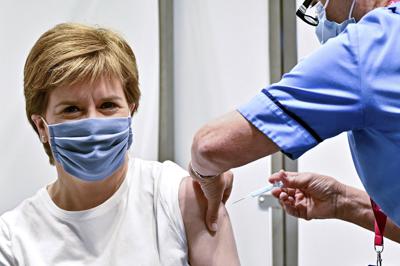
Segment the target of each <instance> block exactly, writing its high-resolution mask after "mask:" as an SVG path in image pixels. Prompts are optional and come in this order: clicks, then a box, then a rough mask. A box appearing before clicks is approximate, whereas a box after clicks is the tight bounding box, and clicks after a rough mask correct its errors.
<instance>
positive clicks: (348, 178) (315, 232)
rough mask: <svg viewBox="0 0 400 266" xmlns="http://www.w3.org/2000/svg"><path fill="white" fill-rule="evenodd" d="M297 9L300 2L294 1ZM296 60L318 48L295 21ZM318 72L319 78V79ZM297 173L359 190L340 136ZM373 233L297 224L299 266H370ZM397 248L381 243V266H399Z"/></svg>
mask: <svg viewBox="0 0 400 266" xmlns="http://www.w3.org/2000/svg"><path fill="white" fill-rule="evenodd" d="M297 2H298V5H300V4H301V3H302V2H303V1H297ZM297 27H298V28H297V30H298V54H299V60H301V59H302V58H304V57H305V56H306V55H308V54H309V53H311V52H312V51H314V50H315V49H317V48H318V47H319V45H320V44H319V42H318V40H317V38H316V36H315V34H314V28H313V27H311V26H308V25H307V24H305V23H304V22H302V21H301V20H299V19H298V23H297ZM324 71H329V70H321V72H320V73H317V74H319V75H323V74H324ZM299 171H304V172H315V173H321V174H325V175H329V176H332V177H335V178H337V179H338V180H340V181H341V182H343V183H345V184H348V185H352V186H355V187H358V188H360V189H363V186H362V184H361V182H360V180H359V178H358V176H357V173H356V171H355V168H354V166H353V162H352V159H351V155H350V149H349V146H348V143H347V135H346V133H343V134H341V135H339V136H337V137H335V138H332V139H330V140H326V141H324V142H323V143H322V144H320V145H318V146H317V147H316V148H314V149H313V150H311V151H309V152H307V153H306V154H305V155H304V156H302V157H301V158H300V160H299ZM373 239H374V233H372V232H369V231H367V230H364V229H362V228H360V227H357V226H355V225H352V224H349V223H345V222H342V221H338V220H323V221H322V220H321V221H304V220H300V222H299V265H300V266H320V265H324V266H336V265H368V264H374V263H375V261H376V254H375V251H374V249H373ZM399 254H400V246H399V244H397V243H394V242H392V241H390V240H385V251H384V252H383V255H382V256H383V259H384V265H399Z"/></svg>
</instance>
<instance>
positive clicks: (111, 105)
mask: <svg viewBox="0 0 400 266" xmlns="http://www.w3.org/2000/svg"><path fill="white" fill-rule="evenodd" d="M115 107H117V105H116V104H115V103H112V102H105V103H103V104H102V105H101V109H113V108H115Z"/></svg>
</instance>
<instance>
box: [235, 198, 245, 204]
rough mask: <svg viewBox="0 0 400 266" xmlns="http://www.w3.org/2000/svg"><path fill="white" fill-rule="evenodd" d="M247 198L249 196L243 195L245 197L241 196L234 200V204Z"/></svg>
mask: <svg viewBox="0 0 400 266" xmlns="http://www.w3.org/2000/svg"><path fill="white" fill-rule="evenodd" d="M246 198H247V197H243V198H241V199H238V200H235V201H234V202H232V204H235V203H238V202H239V201H242V200H244V199H246Z"/></svg>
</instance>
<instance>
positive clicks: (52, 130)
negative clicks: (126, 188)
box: [45, 116, 132, 181]
mask: <svg viewBox="0 0 400 266" xmlns="http://www.w3.org/2000/svg"><path fill="white" fill-rule="evenodd" d="M45 123H46V122H45ZM46 125H47V124H46ZM47 127H48V129H49V134H50V147H51V149H52V151H53V154H54V157H55V159H56V161H57V162H58V163H60V164H61V166H62V167H63V168H64V170H65V171H66V172H67V173H68V174H70V175H73V176H75V177H77V178H79V179H82V180H85V181H98V180H102V179H105V178H106V177H108V176H111V175H112V174H113V173H114V172H115V171H116V170H117V169H118V168H119V167H120V166H121V165H122V164H123V163H124V161H125V155H126V152H127V150H128V149H129V147H130V146H131V144H132V129H131V117H130V116H129V117H118V118H89V119H82V120H77V121H70V122H64V123H60V124H52V125H48V126H47Z"/></svg>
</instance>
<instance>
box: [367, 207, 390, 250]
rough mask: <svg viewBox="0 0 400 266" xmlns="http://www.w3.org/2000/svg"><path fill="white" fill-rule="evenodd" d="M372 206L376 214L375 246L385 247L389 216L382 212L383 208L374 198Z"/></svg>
mask: <svg viewBox="0 0 400 266" xmlns="http://www.w3.org/2000/svg"><path fill="white" fill-rule="evenodd" d="M371 206H372V210H373V211H374V216H375V240H374V244H375V248H376V247H377V246H378V247H382V248H383V235H384V232H385V226H386V220H387V217H386V214H384V213H383V212H382V210H381V208H379V206H378V205H377V204H376V203H375V202H374V201H373V200H372V199H371Z"/></svg>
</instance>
